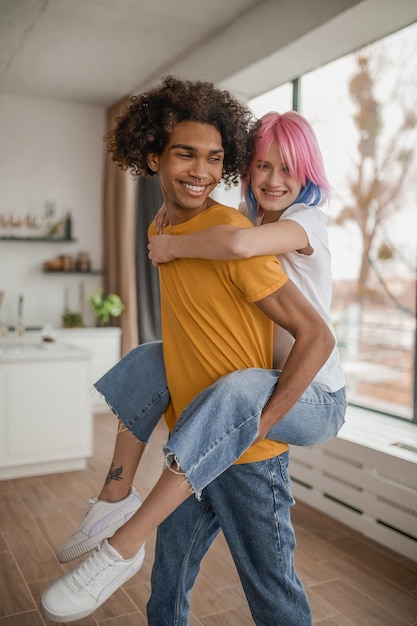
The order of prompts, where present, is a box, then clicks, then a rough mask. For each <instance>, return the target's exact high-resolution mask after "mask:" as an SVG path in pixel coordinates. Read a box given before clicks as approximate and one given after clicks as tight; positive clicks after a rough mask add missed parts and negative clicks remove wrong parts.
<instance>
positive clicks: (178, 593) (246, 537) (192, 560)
mask: <svg viewBox="0 0 417 626" xmlns="http://www.w3.org/2000/svg"><path fill="white" fill-rule="evenodd" d="M287 465H288V452H285V453H283V454H281V455H279V456H277V457H275V458H272V459H269V460H267V461H259V462H256V463H246V464H242V465H232V466H231V467H229V468H228V469H226V470H225V471H224V472H223V473H222V474H221V475H220V476H219V477H218V478H216V479H215V480H214V481H213V482H211V483H210V484H209V485H207V487H206V488H205V489H204V491H203V493H202V496H201V500H197V499H196V498H188V499H187V500H186V501H185V502H184V503H183V504H182V505H181V506H180V507H178V508H177V509H176V510H175V511H174V512H173V513H172V514H171V515H170V516H169V517H168V518H167V519H166V520H165V521H164V522H163V523H162V524H161V525H160V526H159V528H158V533H157V542H156V552H155V562H154V566H153V571H152V581H151V582H152V595H151V598H150V600H149V602H148V606H147V615H148V624H149V626H187V624H188V616H189V605H190V590H191V588H192V587H193V584H194V582H195V579H196V577H197V574H198V571H199V568H200V563H201V560H202V558H203V556H204V555H205V553H206V552H207V550H208V549H209V547H210V545H211V544H212V542H213V540H214V538H215V537H216V535H217V534H218V532H219V530H222V531H223V534H224V536H225V538H226V541H227V543H228V546H229V548H230V551H231V554H232V556H233V560H234V562H235V564H236V568H237V570H238V573H239V577H240V580H241V582H242V586H243V589H244V591H245V594H246V597H247V600H248V602H249V606H250V609H251V612H252V616H253V619H254V622H255V624H257V626H311V624H312V618H311V612H310V608H309V604H308V600H307V596H306V593H305V591H304V589H303V587H302V584H301V582H300V580H299V578H298V576H297V574H296V572H295V570H294V559H293V556H294V549H295V536H294V530H293V527H292V524H291V519H290V507H291V506H292V504H293V502H294V501H293V497H292V495H291V486H290V479H289V476H288V471H287Z"/></svg>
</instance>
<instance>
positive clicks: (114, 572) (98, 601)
mask: <svg viewBox="0 0 417 626" xmlns="http://www.w3.org/2000/svg"><path fill="white" fill-rule="evenodd" d="M144 558H145V544H143V545H142V547H141V549H140V550H139V552H138V553H137V554H136V555H135V556H134V557H132V558H131V559H123V558H122V557H121V556H120V554H119V553H118V552H117V550H115V549H114V548H113V547H112V546H111V545H110V544H109V543H108V541H107V539H104V540H103V541H102V543H101V544H100V545H99V546H98V548H96V549H95V550H94V552H93V553H92V554H90V556H89V557H88V558H86V559H84V561H82V562H81V563H80V564H79V565H77V567H75V568H74V569H73V570H72V571H70V572H68V573H67V574H64V575H63V576H61V577H60V578H58V580H56V581H55V582H53V583H52V584H51V585H49V587H48V588H47V589H46V590H45V591H44V592H43V594H42V598H41V609H42V613H43V614H44V616H45V617H47V618H48V619H50V620H52V621H54V622H73V621H75V620H77V619H82V618H83V617H86V616H87V615H90V614H91V613H93V612H94V611H95V610H96V609H98V607H99V606H101V605H102V604H103V602H105V601H106V600H107V598H109V597H110V596H111V595H112V593H114V592H115V591H116V589H118V588H119V587H121V585H123V583H125V582H126V581H127V580H129V578H132V576H134V575H135V574H136V572H138V571H139V570H140V568H141V567H142V564H143V560H144Z"/></svg>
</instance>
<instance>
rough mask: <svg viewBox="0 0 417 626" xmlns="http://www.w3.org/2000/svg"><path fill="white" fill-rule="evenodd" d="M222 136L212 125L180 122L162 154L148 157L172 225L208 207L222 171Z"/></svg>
mask: <svg viewBox="0 0 417 626" xmlns="http://www.w3.org/2000/svg"><path fill="white" fill-rule="evenodd" d="M223 157H224V150H223V146H222V138H221V135H220V133H219V131H218V130H217V128H215V127H214V126H211V125H209V124H202V123H200V122H189V121H186V122H179V123H178V124H176V125H175V126H174V128H173V130H172V133H171V136H170V138H169V140H168V143H167V145H166V146H165V149H164V151H163V153H162V154H161V155H156V154H151V155H149V157H148V164H149V167H150V168H151V169H152V170H153V171H155V172H157V173H158V178H159V183H160V185H161V189H162V194H163V196H164V202H165V206H166V209H167V212H168V216H169V221H170V223H171V224H178V223H181V222H184V221H186V220H189V219H191V218H192V217H195V215H198V213H201V211H204V210H205V209H206V208H207V201H208V199H209V195H210V193H211V192H212V191H213V189H214V188H215V187H216V186H217V184H218V183H219V181H220V179H221V177H222V173H223Z"/></svg>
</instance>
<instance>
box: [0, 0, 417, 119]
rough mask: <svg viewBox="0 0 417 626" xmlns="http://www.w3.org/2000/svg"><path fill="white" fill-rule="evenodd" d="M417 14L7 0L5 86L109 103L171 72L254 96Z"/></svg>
mask: <svg viewBox="0 0 417 626" xmlns="http://www.w3.org/2000/svg"><path fill="white" fill-rule="evenodd" d="M312 7H314V11H312V10H311V8H312ZM376 18H378V19H376ZM416 19H417V2H415V0H397V1H396V2H395V3H394V2H392V0H366V1H362V2H359V1H358V0H314V2H311V0H310V1H308V0H152V1H149V0H0V93H3V94H13V95H20V96H25V97H37V98H47V99H56V100H65V101H70V102H76V103H82V104H91V105H96V106H100V107H107V106H109V105H111V104H113V103H114V102H116V101H118V100H120V99H121V98H122V97H124V96H126V95H130V94H132V93H134V92H135V91H138V90H139V89H142V88H144V87H146V86H148V85H149V84H150V83H151V82H153V81H155V80H157V79H158V78H160V77H161V76H163V75H165V74H168V73H173V74H177V75H182V76H185V77H187V78H202V79H204V80H212V81H213V82H215V83H218V84H219V85H221V86H223V87H225V88H229V89H231V90H232V91H234V92H235V93H236V94H237V95H239V96H241V97H242V98H245V99H247V98H250V97H254V96H255V95H259V94H260V93H262V92H263V91H266V90H267V89H271V88H273V87H275V86H277V85H279V84H281V83H282V82H285V81H287V80H290V79H291V78H293V77H295V76H296V75H297V74H299V73H302V72H305V71H308V70H310V69H313V68H314V67H317V66H319V65H320V64H322V63H324V62H327V61H330V60H332V59H333V58H336V57H337V56H340V55H341V54H344V53H346V52H349V51H351V50H353V49H355V48H356V47H359V46H361V45H363V44H365V43H368V42H369V41H372V40H373V39H376V38H378V37H380V36H382V35H384V34H388V33H389V32H392V31H394V30H396V29H397V28H400V27H401V26H405V25H407V24H409V23H411V22H413V21H415V20H416Z"/></svg>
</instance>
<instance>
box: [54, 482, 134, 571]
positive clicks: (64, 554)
mask: <svg viewBox="0 0 417 626" xmlns="http://www.w3.org/2000/svg"><path fill="white" fill-rule="evenodd" d="M141 504H142V498H141V497H140V495H139V494H138V492H137V491H136V489H135V488H134V487H132V488H131V490H130V493H129V495H128V496H126V498H124V499H123V500H120V501H119V502H104V500H98V499H97V498H90V508H89V510H88V512H87V514H86V516H85V517H84V519H83V521H82V522H81V524H80V525H79V527H78V528H77V530H76V531H75V533H74V534H73V535H72V536H71V537H70V539H69V540H68V541H67V542H66V543H64V545H62V546H61V547H60V548H58V550H57V553H56V556H57V559H58V561H59V562H60V563H67V561H72V560H73V559H77V558H78V557H79V556H82V555H83V554H86V552H89V551H90V550H93V549H94V548H96V547H97V546H98V545H99V543H100V542H101V541H102V540H103V539H108V537H111V536H112V535H114V533H115V532H116V530H117V529H118V528H120V526H123V524H124V523H125V522H127V520H128V519H130V518H131V517H132V515H134V514H135V513H136V511H137V510H138V508H139V507H140V506H141Z"/></svg>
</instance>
